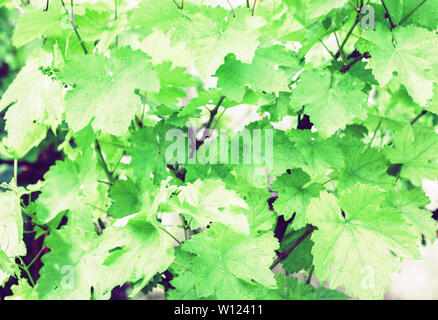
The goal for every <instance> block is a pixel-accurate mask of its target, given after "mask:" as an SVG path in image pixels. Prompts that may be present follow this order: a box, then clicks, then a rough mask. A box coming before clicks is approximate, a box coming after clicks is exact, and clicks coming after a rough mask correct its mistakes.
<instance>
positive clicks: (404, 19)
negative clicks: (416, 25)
mask: <svg viewBox="0 0 438 320" xmlns="http://www.w3.org/2000/svg"><path fill="white" fill-rule="evenodd" d="M426 1H427V0H423V1H421V2H420V3H419V4H418V5H417V6H416V7H415V8H414V9H412V10H411V12H409V13H408V14H407V15H406V16H405V17H404V18H402V19H401V20H400V22H399V23H398V25H401V24H402V23H403V22H405V21H406V20H408V19H409V17H410V16H412V15H413V14H414V12H415V11H417V10H418V9H419V8H420V7H421V6H422V5H423V4H425V3H426Z"/></svg>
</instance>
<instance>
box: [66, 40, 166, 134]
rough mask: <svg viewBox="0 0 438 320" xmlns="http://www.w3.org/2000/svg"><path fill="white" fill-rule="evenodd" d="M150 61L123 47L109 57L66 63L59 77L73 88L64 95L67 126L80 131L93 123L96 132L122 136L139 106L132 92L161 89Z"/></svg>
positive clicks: (86, 58)
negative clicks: (89, 106)
mask: <svg viewBox="0 0 438 320" xmlns="http://www.w3.org/2000/svg"><path fill="white" fill-rule="evenodd" d="M149 60H150V57H149V56H148V55H146V54H145V53H143V52H141V51H132V49H130V48H129V47H123V48H120V49H117V50H116V51H113V52H111V56H110V57H109V58H108V57H105V56H103V55H93V56H92V55H88V56H82V57H76V58H75V59H74V60H72V61H68V62H67V64H66V66H65V67H64V68H63V69H62V71H61V74H60V75H59V78H60V79H61V80H62V81H64V82H66V83H68V84H71V85H73V88H72V89H71V90H69V91H68V92H67V94H66V102H67V108H66V120H67V122H68V124H69V126H71V128H72V129H73V130H74V131H79V130H80V129H82V128H83V127H85V126H86V125H88V124H89V123H90V121H92V126H93V129H94V130H96V131H98V130H102V131H103V132H105V133H111V134H114V135H122V134H123V133H125V132H126V130H127V129H128V127H129V124H130V123H131V120H132V119H133V118H134V115H135V113H136V112H137V111H139V108H140V105H141V103H140V102H141V100H140V97H139V96H138V95H136V93H135V89H141V90H144V91H147V92H152V93H154V92H158V91H159V88H160V84H159V79H158V75H157V72H156V71H155V70H153V68H152V66H151V64H150V62H149ZM88 105H92V106H93V108H88Z"/></svg>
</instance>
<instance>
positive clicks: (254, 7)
mask: <svg viewBox="0 0 438 320" xmlns="http://www.w3.org/2000/svg"><path fill="white" fill-rule="evenodd" d="M257 1H258V0H254V4H253V5H252V13H251V15H254V14H255V9H256V5H257Z"/></svg>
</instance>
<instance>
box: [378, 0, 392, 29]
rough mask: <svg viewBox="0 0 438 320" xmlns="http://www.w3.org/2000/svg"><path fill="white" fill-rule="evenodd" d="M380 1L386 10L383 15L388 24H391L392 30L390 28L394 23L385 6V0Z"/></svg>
mask: <svg viewBox="0 0 438 320" xmlns="http://www.w3.org/2000/svg"><path fill="white" fill-rule="evenodd" d="M380 1H382V4H383V8H384V9H385V11H386V15H385V16H386V18H388V21H389V24H390V25H391V30H392V29H394V28H395V24H394V22H393V21H392V19H391V15H390V14H389V11H388V8H387V7H386V4H385V1H383V0H380Z"/></svg>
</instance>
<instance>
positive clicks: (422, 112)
mask: <svg viewBox="0 0 438 320" xmlns="http://www.w3.org/2000/svg"><path fill="white" fill-rule="evenodd" d="M426 113H427V110H422V111H421V112H420V113H419V114H417V115H416V116H415V118H414V119H412V121H411V126H412V125H414V123H415V122H417V121H418V120H420V119H421V117H423V116H424V115H425V114H426Z"/></svg>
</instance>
